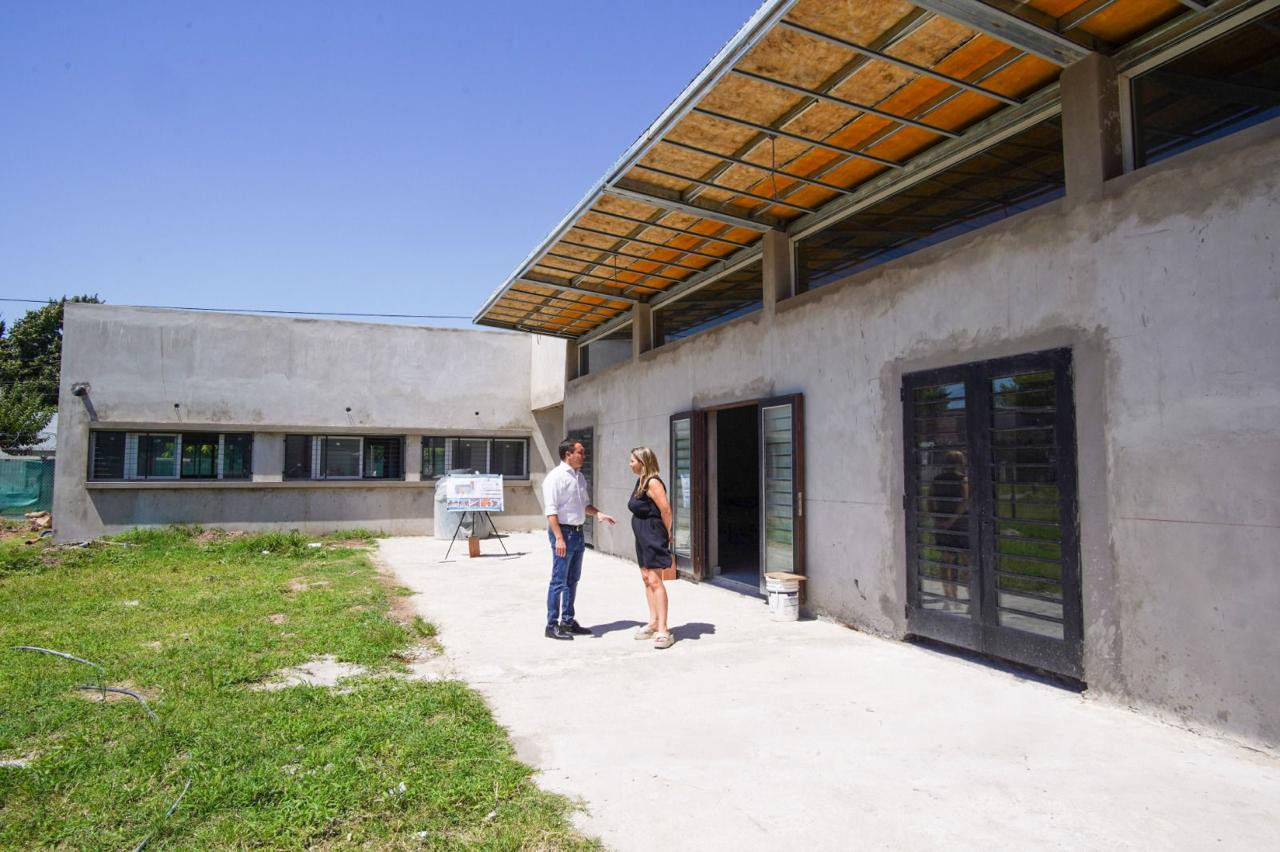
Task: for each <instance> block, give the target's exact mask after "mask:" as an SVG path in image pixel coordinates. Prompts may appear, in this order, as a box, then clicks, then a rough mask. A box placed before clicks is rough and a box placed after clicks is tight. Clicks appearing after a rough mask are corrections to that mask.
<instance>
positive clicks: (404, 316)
mask: <svg viewBox="0 0 1280 852" xmlns="http://www.w3.org/2000/svg"><path fill="white" fill-rule="evenodd" d="M57 301H58V300H57V299H8V298H5V297H3V296H0V302H23V303H25V304H29V305H47V304H49V303H50V302H57ZM119 307H126V308H159V309H161V310H166V311H204V312H206V313H214V314H284V315H287V316H295V317H376V318H379V319H434V320H442V319H464V320H469V319H471V317H469V316H461V315H458V314H361V313H355V312H352V311H273V310H269V309H267V308H193V307H190V306H183V305H120V306H119Z"/></svg>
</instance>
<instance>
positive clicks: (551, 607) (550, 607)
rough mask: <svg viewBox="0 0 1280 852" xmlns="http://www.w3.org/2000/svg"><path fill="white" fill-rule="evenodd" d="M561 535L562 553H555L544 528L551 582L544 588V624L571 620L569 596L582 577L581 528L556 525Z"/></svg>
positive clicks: (553, 541)
mask: <svg viewBox="0 0 1280 852" xmlns="http://www.w3.org/2000/svg"><path fill="white" fill-rule="evenodd" d="M560 532H561V533H563V534H564V550H565V553H564V556H556V535H555V533H553V532H552V531H551V530H550V528H548V529H547V538H548V539H549V540H550V541H551V585H550V587H549V588H548V589H547V624H555V623H556V622H565V621H572V620H573V599H574V597H576V596H577V594H578V580H579V579H581V577H582V553H583V551H585V550H586V549H587V545H586V542H585V541H583V539H582V529H581V528H578V529H570V528H569V527H564V526H562V527H560Z"/></svg>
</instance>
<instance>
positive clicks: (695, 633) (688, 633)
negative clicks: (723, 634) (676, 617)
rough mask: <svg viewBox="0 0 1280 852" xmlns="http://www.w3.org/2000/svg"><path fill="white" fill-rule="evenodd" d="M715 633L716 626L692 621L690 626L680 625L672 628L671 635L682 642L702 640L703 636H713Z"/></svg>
mask: <svg viewBox="0 0 1280 852" xmlns="http://www.w3.org/2000/svg"><path fill="white" fill-rule="evenodd" d="M715 632H716V626H715V625H714V624H708V623H707V622H705V621H690V622H689V623H688V624H680V625H677V626H675V627H672V628H671V635H672V636H674V637H676V638H677V639H679V640H681V641H684V640H686V639H701V638H702V637H703V636H712V635H714V634H715Z"/></svg>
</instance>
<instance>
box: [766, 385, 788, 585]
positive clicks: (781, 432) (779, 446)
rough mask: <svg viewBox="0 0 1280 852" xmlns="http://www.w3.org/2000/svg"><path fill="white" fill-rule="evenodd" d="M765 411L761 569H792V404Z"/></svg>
mask: <svg viewBox="0 0 1280 852" xmlns="http://www.w3.org/2000/svg"><path fill="white" fill-rule="evenodd" d="M762 413H763V415H764V436H763V437H764V570H765V571H793V570H794V569H795V544H794V538H793V531H794V528H795V434H794V431H793V428H792V419H791V405H790V404H787V405H774V406H768V407H766V408H764V409H762Z"/></svg>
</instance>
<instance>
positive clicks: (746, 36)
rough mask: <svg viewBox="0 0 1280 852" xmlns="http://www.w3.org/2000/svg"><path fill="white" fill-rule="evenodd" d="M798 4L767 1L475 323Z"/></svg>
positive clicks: (784, 0) (499, 291)
mask: <svg viewBox="0 0 1280 852" xmlns="http://www.w3.org/2000/svg"><path fill="white" fill-rule="evenodd" d="M796 2H797V0H764V2H763V3H761V4H760V8H758V9H757V10H756V11H755V13H754V14H753V15H752V16H751V17H750V18H748V19H747V22H746V23H744V24H743V25H742V27H741V28H739V30H738V32H737V33H735V34H734V36H733V37H732V38H731V39H729V41H727V42H725V45H724V47H722V48H720V51H719V52H718V53H717V54H716V55H715V56H713V57H712V58H711V61H709V62H708V63H707V64H706V65H704V66H703V68H702V70H701V71H699V72H698V74H697V76H695V77H694V78H693V80H691V81H690V82H689V85H687V86H685V88H684V90H683V91H682V92H681V93H680V94H679V95H678V96H677V97H676V99H675V100H674V101H672V102H671V105H670V106H668V107H667V108H666V109H665V110H663V112H662V114H661V115H659V116H658V117H657V118H656V119H655V120H654V121H653V122H652V123H651V124H650V125H649V127H648V128H647V129H646V130H645V131H644V133H642V134H640V136H639V138H637V139H636V141H635V142H633V143H632V144H631V147H629V148H628V149H627V150H626V151H625V152H624V153H623V154H622V156H621V157H619V158H618V160H617V161H616V162H614V164H613V165H612V166H611V167H610V168H609V170H608V171H607V172H605V174H604V175H603V176H602V177H601V178H600V179H599V180H597V181H596V182H595V184H594V185H592V187H591V189H589V190H588V191H587V194H586V195H584V196H583V197H582V200H581V201H579V202H578V204H577V205H576V206H575V207H574V208H573V210H571V211H570V212H569V214H568V215H566V216H565V217H564V218H563V219H561V220H560V222H559V223H558V224H557V225H556V226H555V228H553V229H552V230H551V232H550V233H549V234H547V236H546V237H545V238H544V239H543V241H542V242H541V243H539V244H538V247H537V248H535V249H534V250H533V251H532V252H531V253H530V254H529V255H528V256H527V257H526V258H525V259H524V260H523V261H521V263H520V265H519V266H517V267H516V269H515V271H514V272H512V273H511V275H509V276H508V277H507V280H506V281H504V282H503V283H502V286H500V287H498V289H496V290H494V291H493V293H492V294H491V295H490V296H489V298H488V299H487V300H486V301H485V303H484V305H483V307H481V308H480V310H479V311H478V312H477V313H476V315H475V316H474V317H473V318H472V322H475V323H476V324H479V325H483V323H481V322H480V321H481V320H482V319H483V318H484V315H485V314H486V313H488V312H489V310H490V308H492V307H493V306H494V304H496V303H497V301H498V300H499V299H501V298H502V295H503V294H504V293H506V292H507V291H508V290H509V289H511V286H512V285H513V284H514V283H515V282H516V280H517V279H519V278H520V277H521V276H523V275H524V274H525V272H526V271H527V270H528V268H529V267H530V266H532V265H533V263H534V261H536V260H537V259H538V258H539V257H541V256H542V254H544V253H545V252H546V251H548V250H549V249H550V248H551V246H552V245H554V244H555V243H556V242H557V241H558V240H559V239H560V238H561V237H562V236H563V235H564V232H566V231H568V230H569V226H570V225H572V224H573V223H574V222H575V221H577V219H578V218H579V217H580V216H581V215H582V214H583V213H584V212H586V211H587V210H588V209H590V207H591V206H592V205H593V204H595V203H596V201H597V200H599V198H600V196H601V195H602V194H603V192H604V189H605V187H607V186H608V185H609V184H610V183H611V182H613V181H615V180H617V179H618V178H619V177H621V176H622V175H623V174H625V173H626V172H627V171H629V170H630V168H631V166H632V165H633V164H634V163H635V162H636V161H637V160H639V159H640V158H641V157H643V156H644V155H645V153H646V152H647V151H648V150H649V148H650V146H652V145H653V144H654V143H656V142H657V140H658V139H659V138H660V137H661V136H662V134H663V133H665V132H666V131H667V130H668V129H670V127H671V126H673V125H674V124H675V123H676V122H677V121H679V120H680V119H681V118H683V117H684V114H685V113H686V112H687V111H688V110H689V109H691V108H692V107H693V105H694V103H695V102H696V101H697V100H698V99H699V98H700V97H701V96H702V94H703V92H704V90H705V89H708V88H710V87H711V86H713V85H715V84H716V83H717V82H718V81H719V80H720V78H721V77H722V76H724V75H725V74H726V73H728V71H729V69H730V68H732V67H733V66H734V65H735V64H737V62H738V60H739V59H740V58H741V57H742V54H744V53H746V51H748V50H750V49H751V48H752V47H754V46H755V43H756V42H757V41H759V39H760V38H761V37H763V35H764V34H765V33H766V32H768V31H769V28H770V27H772V26H773V24H774V23H776V22H777V20H778V19H780V18H781V17H782V16H783V15H785V14H786V13H787V12H788V11H789V10H790V9H791V7H792V6H794V5H795V3H796ZM550 286H553V285H550Z"/></svg>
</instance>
